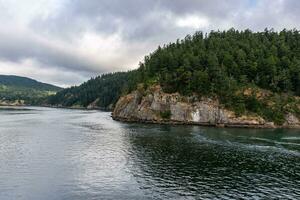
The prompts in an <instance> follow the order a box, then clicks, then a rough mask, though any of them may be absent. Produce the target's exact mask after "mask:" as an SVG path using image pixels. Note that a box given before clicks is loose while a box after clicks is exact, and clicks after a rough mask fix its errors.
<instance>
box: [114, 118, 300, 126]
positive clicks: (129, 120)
mask: <svg viewBox="0 0 300 200" xmlns="http://www.w3.org/2000/svg"><path fill="white" fill-rule="evenodd" d="M111 117H112V119H113V120H115V121H119V122H125V123H141V124H158V125H185V126H203V127H215V128H243V129H300V126H287V125H282V126H278V125H273V124H260V125H253V124H214V123H199V122H182V121H172V120H163V121H155V120H141V119H132V118H131V119H130V118H122V117H116V116H113V115H112V116H111Z"/></svg>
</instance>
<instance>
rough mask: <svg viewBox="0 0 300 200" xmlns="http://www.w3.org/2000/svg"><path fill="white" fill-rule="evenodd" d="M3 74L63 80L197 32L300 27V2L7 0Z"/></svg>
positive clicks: (0, 46)
mask: <svg viewBox="0 0 300 200" xmlns="http://www.w3.org/2000/svg"><path fill="white" fill-rule="evenodd" d="M0 10H1V12H0V74H13V75H21V76H27V77H31V78H34V79H37V80H40V81H43V82H48V83H53V84H57V85H60V86H70V85H76V84H79V83H82V82H83V81H86V80H88V79H89V78H90V77H93V76H97V75H99V74H101V73H107V72H114V71H125V70H128V69H134V68H137V67H138V63H139V61H142V60H143V57H144V56H145V55H147V54H149V53H150V52H151V51H153V50H155V49H156V48H157V46H158V45H163V44H165V43H168V42H172V41H175V40H176V39H177V38H183V37H184V36H185V35H186V34H192V33H194V32H195V31H197V30H202V31H204V32H208V31H210V30H218V29H219V30H225V29H229V28H231V27H234V28H236V29H246V28H250V29H251V30H254V31H258V30H263V29H264V28H266V27H269V28H275V29H276V30H281V29H283V28H287V29H292V28H298V29H299V26H300V23H299V22H300V1H299V0H0Z"/></svg>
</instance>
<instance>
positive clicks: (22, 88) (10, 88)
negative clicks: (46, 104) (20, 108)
mask: <svg viewBox="0 0 300 200" xmlns="http://www.w3.org/2000/svg"><path fill="white" fill-rule="evenodd" d="M59 90H62V88H60V87H57V86H54V85H50V84H46V83H41V82H38V81H36V80H33V79H30V78H26V77H20V76H7V75H0V104H3V105H10V104H16V105H18V104H28V105H37V104H40V103H41V102H42V101H44V100H45V98H46V97H48V96H50V95H53V94H55V93H56V92H57V91H59Z"/></svg>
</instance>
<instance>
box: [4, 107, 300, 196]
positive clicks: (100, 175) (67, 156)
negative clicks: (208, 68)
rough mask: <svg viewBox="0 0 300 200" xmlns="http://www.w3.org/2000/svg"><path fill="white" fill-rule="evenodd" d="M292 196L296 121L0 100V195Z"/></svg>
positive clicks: (298, 140) (297, 178) (297, 181)
mask: <svg viewBox="0 0 300 200" xmlns="http://www.w3.org/2000/svg"><path fill="white" fill-rule="evenodd" d="M205 198H206V199H213V198H215V199H238V198H239V199H266V198H268V199H300V131H299V130H247V129H216V128H204V127H196V126H161V125H144V124H126V123H120V122H116V121H113V120H112V119H111V118H110V113H107V112H100V111H82V110H66V109H48V108H25V109H0V199H1V200H14V199H17V200H19V199H20V200H41V199H43V200H62V199H63V200H69V199H70V200H77V199H79V200H85V199H97V200H98V199H205Z"/></svg>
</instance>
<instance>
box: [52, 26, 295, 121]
mask: <svg viewBox="0 0 300 200" xmlns="http://www.w3.org/2000/svg"><path fill="white" fill-rule="evenodd" d="M139 83H143V85H144V87H145V88H147V87H148V86H149V85H153V84H160V85H161V86H162V88H163V90H164V91H165V92H170V93H172V92H179V93H181V94H183V95H191V94H198V95H202V96H210V97H215V98H218V99H219V100H220V102H221V103H222V104H223V105H224V106H225V107H226V108H229V109H231V110H234V111H235V112H236V113H237V114H238V115H242V114H245V113H256V114H258V115H261V116H263V117H264V118H266V119H269V120H271V121H274V122H276V123H277V124H281V123H282V122H283V118H284V115H285V113H288V112H291V113H294V114H296V115H297V116H299V113H300V111H299V109H300V108H299V98H296V97H295V96H300V34H299V31H297V30H283V31H281V32H274V31H273V30H267V29H266V30H265V31H264V32H251V31H250V30H245V31H237V30H234V29H230V30H228V31H223V32H219V31H218V32H215V31H212V32H211V33H210V34H205V35H204V34H203V33H202V32H197V33H195V34H194V35H193V36H191V35H188V36H186V37H185V39H183V40H177V42H175V43H170V44H168V45H165V46H163V47H159V48H158V49H157V50H156V51H155V52H153V53H151V54H150V55H149V56H146V57H145V59H144V62H142V63H141V64H140V67H139V68H138V69H137V70H134V71H130V72H127V73H114V74H108V75H103V76H101V77H98V78H96V79H92V80H90V81H88V82H87V83H84V84H83V85H82V86H80V87H74V88H70V89H67V90H64V91H62V92H60V93H58V95H56V96H55V97H53V98H51V99H50V102H51V103H52V104H62V105H65V106H70V105H73V104H75V103H79V104H81V105H83V106H87V105H88V104H89V103H91V102H93V101H95V99H97V98H99V99H100V101H99V105H100V107H106V106H108V105H110V104H114V103H115V102H116V101H117V99H118V98H119V96H120V95H122V94H126V93H127V92H130V91H131V90H133V89H135V88H136V87H137V84H139ZM249 91H250V92H249Z"/></svg>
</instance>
